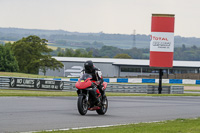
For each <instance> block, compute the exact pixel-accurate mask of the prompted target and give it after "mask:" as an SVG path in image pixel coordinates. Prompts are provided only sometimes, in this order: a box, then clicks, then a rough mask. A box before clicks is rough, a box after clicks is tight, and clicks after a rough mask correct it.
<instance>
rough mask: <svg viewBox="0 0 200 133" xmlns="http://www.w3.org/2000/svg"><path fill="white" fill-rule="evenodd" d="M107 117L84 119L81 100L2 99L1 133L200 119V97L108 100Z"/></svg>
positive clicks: (43, 98)
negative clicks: (177, 119)
mask: <svg viewBox="0 0 200 133" xmlns="http://www.w3.org/2000/svg"><path fill="white" fill-rule="evenodd" d="M108 100H109V108H108V112H107V113H106V115H103V116H102V115H97V113H96V111H88V113H87V115H85V116H81V115H79V113H78V110H77V97H0V133H6V132H28V131H41V130H52V129H65V128H74V127H87V126H100V125H115V124H126V123H138V122H151V121H162V120H171V119H176V118H195V117H200V97H108Z"/></svg>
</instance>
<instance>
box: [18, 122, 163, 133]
mask: <svg viewBox="0 0 200 133" xmlns="http://www.w3.org/2000/svg"><path fill="white" fill-rule="evenodd" d="M155 122H161V121H151V122H139V123H155ZM139 123H127V124H116V125H102V126H88V127H75V128H63V129H52V130H42V131H46V132H51V131H68V130H79V129H88V128H97V127H113V126H124V125H130V124H139ZM36 132H41V131H28V132H20V133H36Z"/></svg>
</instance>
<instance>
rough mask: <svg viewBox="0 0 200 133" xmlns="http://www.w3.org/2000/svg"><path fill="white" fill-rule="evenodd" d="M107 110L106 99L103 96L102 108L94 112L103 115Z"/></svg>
mask: <svg viewBox="0 0 200 133" xmlns="http://www.w3.org/2000/svg"><path fill="white" fill-rule="evenodd" d="M107 109H108V99H107V97H106V96H105V97H104V98H103V99H102V106H101V108H100V109H98V110H96V111H97V113H98V114H99V115H104V114H105V113H106V112H107Z"/></svg>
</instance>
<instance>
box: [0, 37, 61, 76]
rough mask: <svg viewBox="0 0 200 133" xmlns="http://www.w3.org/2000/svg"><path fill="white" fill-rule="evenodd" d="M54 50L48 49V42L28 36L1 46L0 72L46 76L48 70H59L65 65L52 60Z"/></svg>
mask: <svg viewBox="0 0 200 133" xmlns="http://www.w3.org/2000/svg"><path fill="white" fill-rule="evenodd" d="M52 51H53V50H52V49H50V48H48V47H47V40H46V39H40V38H39V37H38V36H28V37H26V38H25V37H23V38H22V39H20V40H18V41H16V42H14V43H13V44H11V43H6V44H5V45H3V44H1V45H0V71H6V72H22V73H32V74H38V73H39V70H41V71H42V72H43V73H44V75H45V74H46V70H47V69H52V70H55V69H57V70H59V68H62V67H63V64H62V63H61V62H59V61H57V60H56V59H54V58H52V56H51V55H50V53H51V52H52Z"/></svg>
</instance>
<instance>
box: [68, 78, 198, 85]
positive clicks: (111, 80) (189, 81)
mask: <svg viewBox="0 0 200 133" xmlns="http://www.w3.org/2000/svg"><path fill="white" fill-rule="evenodd" d="M69 81H78V78H71V79H69ZM104 81H105V82H107V83H158V82H159V79H142V78H104ZM162 83H168V84H169V83H170V84H200V80H192V79H162Z"/></svg>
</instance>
